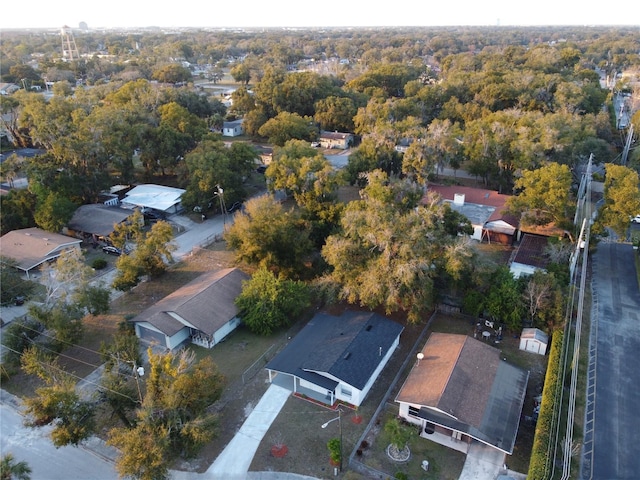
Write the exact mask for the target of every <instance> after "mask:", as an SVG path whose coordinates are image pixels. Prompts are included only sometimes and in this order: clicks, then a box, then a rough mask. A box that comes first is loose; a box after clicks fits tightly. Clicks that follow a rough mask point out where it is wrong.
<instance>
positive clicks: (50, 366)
mask: <svg viewBox="0 0 640 480" xmlns="http://www.w3.org/2000/svg"><path fill="white" fill-rule="evenodd" d="M4 348H6V349H7V350H9V351H11V352H13V353H16V354H18V355H22V353H21V352H18V351H17V350H14V349H13V348H11V347H7V346H6V345H4ZM35 361H36V362H37V363H38V364H40V365H41V366H42V367H45V368H53V369H55V370H58V371H59V372H61V373H63V374H65V375H69V376H70V377H74V378H76V379H78V380H81V381H84V382H86V383H88V384H90V385H95V386H96V387H97V388H98V389H99V390H106V391H108V392H111V393H115V394H116V395H120V396H121V397H125V398H128V399H129V400H131V401H133V402H137V400H136V399H135V398H132V397H130V396H129V395H125V394H124V393H122V392H118V391H116V390H113V389H111V388H109V387H105V386H104V385H102V384H99V383H96V382H92V381H91V380H87V379H86V378H82V377H80V376H78V375H76V374H75V373H71V372H67V371H66V370H64V369H63V368H60V367H57V366H55V365H52V364H49V363H44V362H42V361H40V360H35Z"/></svg>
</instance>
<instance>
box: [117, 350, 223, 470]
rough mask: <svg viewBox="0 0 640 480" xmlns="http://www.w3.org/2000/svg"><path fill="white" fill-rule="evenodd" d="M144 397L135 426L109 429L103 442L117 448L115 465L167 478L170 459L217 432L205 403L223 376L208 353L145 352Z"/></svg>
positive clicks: (192, 451)
mask: <svg viewBox="0 0 640 480" xmlns="http://www.w3.org/2000/svg"><path fill="white" fill-rule="evenodd" d="M148 358H149V368H148V375H145V378H146V382H145V383H146V385H145V387H146V388H145V392H146V393H145V396H144V400H143V402H142V405H141V407H140V408H139V409H138V411H137V415H136V420H135V427H134V428H127V427H119V428H114V429H112V430H111V431H110V432H109V438H108V441H107V443H108V444H110V445H113V446H114V447H116V448H118V450H119V451H120V456H119V457H118V459H117V460H116V469H117V471H118V473H119V474H120V475H121V476H123V477H131V478H134V479H140V480H162V479H165V478H169V466H170V464H171V462H172V461H173V460H175V459H176V458H178V457H180V456H182V457H187V458H188V457H191V456H193V455H194V454H195V453H197V451H198V450H199V449H200V448H201V447H202V445H204V444H205V443H206V442H207V441H209V440H211V439H212V438H213V437H214V435H215V425H216V421H217V420H216V416H215V415H214V414H210V413H208V412H207V407H208V406H209V405H211V404H213V403H214V402H215V401H216V400H218V399H219V398H220V395H221V393H222V386H223V382H224V377H223V376H222V375H221V374H220V373H219V371H218V369H217V367H216V366H215V364H214V363H213V361H212V360H211V358H210V357H207V358H203V359H201V360H200V361H198V362H196V360H195V355H194V354H193V353H192V352H190V351H188V350H183V351H182V352H180V353H178V354H176V353H172V352H168V353H162V354H154V353H153V352H152V351H151V349H149V351H148Z"/></svg>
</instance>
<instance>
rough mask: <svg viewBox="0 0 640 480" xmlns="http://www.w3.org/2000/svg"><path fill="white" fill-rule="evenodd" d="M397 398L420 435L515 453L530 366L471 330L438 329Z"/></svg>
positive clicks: (452, 445) (460, 446)
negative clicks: (517, 363) (458, 332)
mask: <svg viewBox="0 0 640 480" xmlns="http://www.w3.org/2000/svg"><path fill="white" fill-rule="evenodd" d="M417 357H418V358H417V360H416V363H415V364H414V366H413V368H412V369H411V372H410V373H409V376H408V377H407V379H406V381H405V383H404V385H403V386H402V388H401V390H400V392H399V393H398V396H397V397H396V402H398V403H399V404H400V412H399V415H400V416H401V417H402V418H404V419H406V420H407V421H409V422H411V423H413V424H416V425H418V426H419V427H420V435H421V436H422V437H424V438H429V439H430V440H433V441H435V442H437V443H441V444H443V445H446V446H448V447H450V448H454V449H456V450H459V451H462V452H464V453H467V452H468V449H469V447H470V445H471V444H472V443H474V442H480V443H481V444H484V445H488V446H490V447H493V448H495V449H496V450H498V451H500V452H504V453H505V454H512V453H513V448H514V445H515V441H516V435H517V433H518V425H519V422H520V415H521V413H522V406H523V403H524V397H525V394H526V391H527V382H528V381H529V372H527V371H524V370H521V369H520V368H518V367H515V366H513V365H510V364H508V363H507V362H506V361H504V360H502V358H501V356H500V350H498V349H497V348H495V347H492V346H491V345H488V344H487V343H485V342H482V341H480V340H476V339H474V338H471V337H469V336H467V335H456V334H446V333H432V334H431V336H430V337H429V339H428V340H427V343H426V344H425V346H424V348H423V349H422V351H421V352H420V353H418V355H417Z"/></svg>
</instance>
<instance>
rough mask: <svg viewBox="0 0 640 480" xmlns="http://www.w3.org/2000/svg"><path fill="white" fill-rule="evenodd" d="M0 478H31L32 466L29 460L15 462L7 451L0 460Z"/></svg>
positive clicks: (22, 479)
mask: <svg viewBox="0 0 640 480" xmlns="http://www.w3.org/2000/svg"><path fill="white" fill-rule="evenodd" d="M0 480H31V468H30V467H29V465H27V462H17V463H16V462H15V460H14V458H13V455H12V454H10V453H7V454H6V455H5V456H3V457H2V460H0Z"/></svg>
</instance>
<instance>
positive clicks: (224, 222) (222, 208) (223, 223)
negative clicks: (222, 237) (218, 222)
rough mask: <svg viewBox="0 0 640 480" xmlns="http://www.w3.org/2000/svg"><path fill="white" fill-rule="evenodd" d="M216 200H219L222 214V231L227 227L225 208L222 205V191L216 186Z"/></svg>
mask: <svg viewBox="0 0 640 480" xmlns="http://www.w3.org/2000/svg"><path fill="white" fill-rule="evenodd" d="M216 188H217V189H218V190H217V192H216V193H217V194H218V198H219V199H220V211H221V212H222V229H223V230H226V227H227V208H226V205H225V204H224V197H223V195H224V190H223V189H222V187H221V186H220V185H216Z"/></svg>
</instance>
